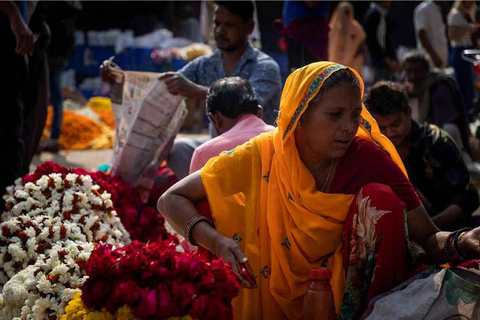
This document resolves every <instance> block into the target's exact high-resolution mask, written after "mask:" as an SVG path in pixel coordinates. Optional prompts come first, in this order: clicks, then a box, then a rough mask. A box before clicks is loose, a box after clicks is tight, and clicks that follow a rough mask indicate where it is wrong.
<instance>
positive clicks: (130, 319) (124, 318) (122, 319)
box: [115, 305, 137, 320]
mask: <svg viewBox="0 0 480 320" xmlns="http://www.w3.org/2000/svg"><path fill="white" fill-rule="evenodd" d="M115 320H137V318H135V315H134V314H133V311H132V309H130V307H129V306H126V305H125V306H123V307H121V308H120V309H118V310H117V312H115Z"/></svg>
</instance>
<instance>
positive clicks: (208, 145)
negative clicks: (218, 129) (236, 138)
mask: <svg viewBox="0 0 480 320" xmlns="http://www.w3.org/2000/svg"><path fill="white" fill-rule="evenodd" d="M222 140H223V137H222V135H219V136H217V137H215V138H213V139H210V140H208V141H207V142H205V143H202V144H201V145H200V146H198V147H197V148H196V149H195V151H194V153H196V154H198V155H200V154H201V155H205V154H207V153H209V152H210V150H212V149H213V148H215V147H216V145H217V144H218V143H219V142H221V141H222Z"/></svg>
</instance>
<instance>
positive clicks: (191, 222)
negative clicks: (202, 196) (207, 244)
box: [183, 214, 215, 246]
mask: <svg viewBox="0 0 480 320" xmlns="http://www.w3.org/2000/svg"><path fill="white" fill-rule="evenodd" d="M202 221H203V222H206V223H208V224H209V225H210V226H211V227H212V228H214V227H215V225H214V223H213V221H211V220H210V219H208V218H207V217H204V216H202V215H200V214H196V215H194V216H192V217H191V218H190V219H188V221H187V223H186V224H185V227H183V237H184V238H185V240H187V242H188V243H190V244H192V245H194V246H198V244H197V243H196V242H195V240H193V238H192V231H193V228H194V227H195V226H196V225H197V224H199V223H200V222H202Z"/></svg>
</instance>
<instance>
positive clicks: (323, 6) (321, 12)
mask: <svg viewBox="0 0 480 320" xmlns="http://www.w3.org/2000/svg"><path fill="white" fill-rule="evenodd" d="M330 5H331V3H330V1H320V2H319V4H318V6H317V7H316V8H313V9H310V8H309V7H308V6H307V5H306V4H305V2H303V1H298V0H289V1H285V3H284V5H283V12H282V16H283V24H284V25H285V26H287V25H288V24H290V22H292V21H293V20H294V19H295V18H327V16H328V14H329V13H330Z"/></svg>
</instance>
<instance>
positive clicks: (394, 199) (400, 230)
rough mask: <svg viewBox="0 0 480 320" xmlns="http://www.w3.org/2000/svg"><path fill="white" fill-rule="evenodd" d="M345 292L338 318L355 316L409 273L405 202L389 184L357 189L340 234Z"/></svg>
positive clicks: (371, 185) (404, 278) (359, 314)
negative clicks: (342, 236) (342, 239)
mask: <svg viewBox="0 0 480 320" xmlns="http://www.w3.org/2000/svg"><path fill="white" fill-rule="evenodd" d="M343 250H344V261H343V264H344V269H345V270H346V276H345V280H346V281H345V282H346V285H345V294H344V305H343V307H342V312H341V316H340V319H359V318H360V316H361V315H362V313H363V311H364V310H365V308H366V306H367V304H368V302H369V301H370V300H371V299H372V298H374V297H375V296H377V295H378V294H381V293H383V292H386V291H389V290H391V289H392V288H394V287H395V286H396V285H398V284H400V283H402V282H403V281H405V280H406V279H407V278H408V275H409V255H408V252H409V251H408V232H407V229H406V213H405V204H404V203H403V202H402V201H401V200H400V198H398V196H397V195H396V194H395V193H394V192H393V191H392V190H391V189H390V187H389V186H386V185H382V184H376V183H372V184H369V185H367V186H365V187H364V188H362V189H361V190H360V192H359V193H358V194H357V196H356V197H355V199H354V201H353V203H352V206H351V207H350V212H349V214H348V217H347V221H346V225H345V233H344V247H343Z"/></svg>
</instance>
